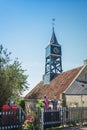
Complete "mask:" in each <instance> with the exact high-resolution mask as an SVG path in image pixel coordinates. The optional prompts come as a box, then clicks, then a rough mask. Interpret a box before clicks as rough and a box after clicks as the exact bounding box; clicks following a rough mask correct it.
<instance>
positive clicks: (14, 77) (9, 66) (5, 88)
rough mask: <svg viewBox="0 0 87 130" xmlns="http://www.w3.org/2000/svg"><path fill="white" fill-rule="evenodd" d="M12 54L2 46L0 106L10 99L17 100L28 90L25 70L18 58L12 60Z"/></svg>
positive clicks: (0, 55)
mask: <svg viewBox="0 0 87 130" xmlns="http://www.w3.org/2000/svg"><path fill="white" fill-rule="evenodd" d="M10 55H11V53H10V52H9V53H8V51H7V49H4V48H3V46H2V45H0V105H2V104H3V103H5V102H6V101H7V100H8V99H10V97H14V98H17V97H18V96H19V95H20V94H21V93H22V92H23V91H24V90H26V89H27V88H28V82H27V78H28V76H27V75H25V70H23V69H22V65H21V63H20V62H19V61H18V58H15V60H14V61H12V60H11V59H10Z"/></svg>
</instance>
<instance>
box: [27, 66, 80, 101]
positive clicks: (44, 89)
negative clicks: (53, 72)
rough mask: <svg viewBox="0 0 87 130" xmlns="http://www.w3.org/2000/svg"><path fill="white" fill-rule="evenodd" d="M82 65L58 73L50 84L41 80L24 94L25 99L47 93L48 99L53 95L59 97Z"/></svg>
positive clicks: (39, 96) (36, 97)
mask: <svg viewBox="0 0 87 130" xmlns="http://www.w3.org/2000/svg"><path fill="white" fill-rule="evenodd" d="M81 69H82V67H78V68H74V69H72V70H69V71H66V72H63V73H61V74H59V75H58V76H57V77H56V78H55V79H53V80H52V81H51V82H50V84H44V82H43V81H41V82H39V83H38V84H37V85H36V87H34V88H33V89H32V90H31V91H30V92H29V93H28V94H27V95H26V96H25V99H38V98H43V97H44V95H47V96H48V98H49V99H52V98H53V97H54V95H56V96H57V99H59V98H60V94H61V93H63V92H64V91H65V90H66V89H67V88H68V86H69V85H70V83H71V82H72V81H73V80H74V78H75V77H76V76H77V74H78V73H79V71H80V70H81Z"/></svg>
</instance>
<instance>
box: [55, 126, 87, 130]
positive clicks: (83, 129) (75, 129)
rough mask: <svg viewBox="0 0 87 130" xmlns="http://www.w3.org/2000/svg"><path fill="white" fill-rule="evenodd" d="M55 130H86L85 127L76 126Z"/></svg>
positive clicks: (86, 127)
mask: <svg viewBox="0 0 87 130" xmlns="http://www.w3.org/2000/svg"><path fill="white" fill-rule="evenodd" d="M55 130H87V126H76V127H67V128H57V129H55Z"/></svg>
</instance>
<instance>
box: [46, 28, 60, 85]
mask: <svg viewBox="0 0 87 130" xmlns="http://www.w3.org/2000/svg"><path fill="white" fill-rule="evenodd" d="M45 52H46V54H45V74H44V84H49V83H50V81H51V80H53V79H54V78H55V77H56V76H57V75H58V74H59V73H61V72H62V61H61V55H62V54H61V45H60V44H59V43H58V41H57V38H56V35H55V32H54V27H53V28H52V36H51V39H50V42H49V44H48V46H47V47H46V50H45Z"/></svg>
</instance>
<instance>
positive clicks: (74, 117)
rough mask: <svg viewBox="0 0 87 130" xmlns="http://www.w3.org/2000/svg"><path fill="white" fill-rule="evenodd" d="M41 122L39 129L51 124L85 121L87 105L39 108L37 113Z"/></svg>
mask: <svg viewBox="0 0 87 130" xmlns="http://www.w3.org/2000/svg"><path fill="white" fill-rule="evenodd" d="M38 116H39V118H40V120H39V121H40V123H41V127H42V128H41V130H45V129H46V128H49V127H53V126H64V125H66V124H68V125H71V124H73V125H76V124H80V123H84V122H87V107H85V108H84V107H83V108H82V107H80V108H65V107H63V108H60V109H57V110H53V109H52V110H44V109H42V110H41V113H40V114H39V115H38Z"/></svg>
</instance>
